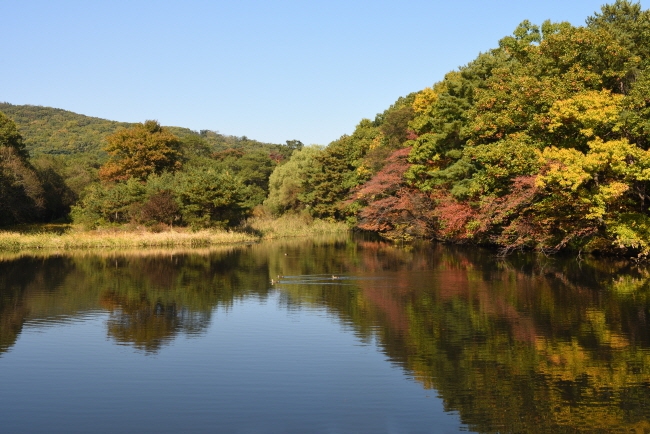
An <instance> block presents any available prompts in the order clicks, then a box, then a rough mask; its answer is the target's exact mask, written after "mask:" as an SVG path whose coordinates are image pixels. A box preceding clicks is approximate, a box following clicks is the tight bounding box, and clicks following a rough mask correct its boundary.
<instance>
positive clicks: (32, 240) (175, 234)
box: [0, 215, 349, 253]
mask: <svg viewBox="0 0 650 434" xmlns="http://www.w3.org/2000/svg"><path fill="white" fill-rule="evenodd" d="M348 230H349V229H348V227H347V226H346V225H345V224H344V223H339V222H328V221H324V220H318V219H311V218H309V217H308V216H304V215H286V216H282V217H280V218H275V219H274V218H270V217H255V218H251V219H249V220H248V221H247V222H246V224H245V225H244V226H242V227H241V228H240V230H239V231H225V230H217V229H214V230H208V229H206V230H201V231H196V232H192V231H190V230H185V229H172V230H167V231H163V232H155V233H154V232H150V231H146V230H144V229H137V228H136V229H133V228H122V229H100V230H82V229H80V228H75V227H73V226H65V225H63V226H62V225H59V226H52V227H50V226H45V225H43V226H40V227H39V226H29V227H20V228H16V229H15V230H11V231H0V252H2V251H4V252H19V251H21V252H25V251H38V250H45V251H47V252H49V253H55V252H60V251H70V250H73V249H93V250H95V249H102V250H118V249H119V250H134V249H148V250H149V249H156V248H162V249H174V248H183V249H185V248H191V249H197V248H210V247H213V246H220V245H228V244H230V245H232V244H242V243H254V242H257V241H260V240H262V239H278V238H291V237H314V236H321V235H334V234H344V233H347V232H348Z"/></svg>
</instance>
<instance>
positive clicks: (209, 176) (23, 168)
mask: <svg viewBox="0 0 650 434" xmlns="http://www.w3.org/2000/svg"><path fill="white" fill-rule="evenodd" d="M2 109H4V110H6V111H7V112H9V113H10V114H11V115H12V116H13V117H14V119H16V122H14V121H12V119H10V117H9V116H6V115H4V114H0V169H1V170H0V199H1V200H0V226H7V225H12V224H16V223H29V222H38V221H54V220H57V219H66V218H70V217H69V216H71V217H72V218H74V220H75V221H76V222H79V223H83V224H84V225H86V226H90V227H97V226H102V225H106V224H110V225H112V224H123V223H135V224H144V225H147V226H150V227H153V228H158V229H160V228H162V227H165V226H172V225H189V226H192V227H195V228H198V227H209V226H220V227H223V226H230V225H233V224H236V223H238V222H239V221H241V220H242V219H244V218H245V217H246V216H247V215H248V211H249V210H251V209H252V208H253V207H255V206H257V205H260V204H261V203H262V201H263V200H264V199H265V198H266V196H267V195H268V178H269V175H270V174H271V172H272V171H273V169H274V168H275V167H276V166H277V165H278V164H281V163H282V162H284V161H286V160H287V159H288V157H289V156H290V155H291V153H292V152H294V151H295V150H298V149H300V148H301V147H302V143H301V142H299V141H297V140H292V141H288V142H287V144H286V145H274V144H266V143H261V142H257V141H255V140H250V139H248V138H246V137H241V138H239V137H233V136H223V135H220V134H219V133H216V132H213V131H209V130H202V131H201V132H193V131H191V130H188V129H185V128H178V127H162V126H160V124H159V123H158V122H156V121H146V122H145V123H142V124H124V123H117V122H111V121H105V120H102V119H96V118H89V117H86V116H81V115H77V114H74V113H71V112H67V111H64V110H58V109H50V108H45V107H34V106H12V105H10V104H6V103H5V104H2ZM73 126H74V128H73ZM23 134H25V135H24V136H23ZM25 137H27V138H25ZM82 142H83V143H86V144H87V145H88V146H86V145H82V144H81V143H82ZM66 143H67V145H66ZM68 145H69V146H68ZM30 155H31V157H30ZM71 211H72V213H71Z"/></svg>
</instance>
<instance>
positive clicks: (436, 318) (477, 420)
mask: <svg viewBox="0 0 650 434" xmlns="http://www.w3.org/2000/svg"><path fill="white" fill-rule="evenodd" d="M649 295H650V268H648V267H647V266H640V265H636V264H634V263H632V262H629V261H623V260H612V259H610V260H597V259H594V258H589V257H582V258H576V257H575V256H567V257H560V256H556V257H545V256H540V255H534V254H519V255H513V256H510V257H507V258H500V257H498V256H496V255H495V254H494V252H492V251H489V250H483V249H478V248H461V247H450V246H445V245H440V244H421V245H405V246H399V245H394V244H390V243H386V242H381V241H373V240H365V239H362V238H356V239H355V238H349V237H347V236H344V237H340V238H337V239H331V238H330V239H313V240H288V241H276V242H266V243H262V244H257V245H246V246H231V247H223V248H217V249H211V250H189V251H183V250H145V251H134V252H104V253H93V252H88V251H86V252H78V253H69V254H59V255H50V256H48V255H35V256H30V255H21V254H10V253H0V432H3V433H5V432H6V433H22V432H25V433H28V432H29V433H33V432H61V433H64V432H65V433H71V432H84V433H85V432H99V433H101V432H233V433H239V432H241V433H249V432H255V433H265V432H267V433H276V432H287V433H294V432H295V433H304V432H315V433H348V432H359V433H410V432H413V433H428V432H436V433H438V432H442V433H445V432H458V431H466V432H549V433H551V432H553V433H557V432H616V431H619V432H650V327H649V324H648V321H649V318H650V310H649V308H650V297H649Z"/></svg>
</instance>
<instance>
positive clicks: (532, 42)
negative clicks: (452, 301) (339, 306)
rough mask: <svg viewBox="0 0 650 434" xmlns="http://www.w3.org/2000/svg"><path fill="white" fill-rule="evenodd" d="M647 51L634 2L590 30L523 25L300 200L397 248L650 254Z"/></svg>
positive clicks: (341, 153)
mask: <svg viewBox="0 0 650 434" xmlns="http://www.w3.org/2000/svg"><path fill="white" fill-rule="evenodd" d="M648 47H650V11H644V10H642V9H641V6H640V4H639V3H633V2H630V1H627V0H617V1H616V2H615V3H614V4H609V5H605V6H603V7H602V8H601V11H600V12H598V13H595V14H594V15H593V16H591V17H589V18H588V19H587V20H586V25H585V26H580V27H578V26H573V25H571V24H569V23H566V22H563V23H552V22H550V21H546V22H544V23H542V25H541V26H537V25H534V24H532V23H530V22H529V21H523V22H522V23H521V24H520V25H519V26H518V27H517V28H516V29H515V31H514V33H513V35H512V36H507V37H505V38H503V39H501V40H500V41H499V46H498V48H495V49H493V50H490V51H488V52H486V53H482V54H480V55H479V56H478V57H477V58H476V59H475V60H473V61H472V62H470V63H469V64H467V65H466V66H464V67H461V68H459V69H458V70H457V71H452V72H450V73H448V74H447V75H446V76H445V77H444V79H443V80H442V81H440V82H438V83H436V84H434V85H433V86H432V87H430V88H426V89H424V90H422V91H420V92H417V93H415V94H411V95H409V96H408V97H406V98H400V99H399V100H398V101H397V102H396V103H395V104H394V105H393V106H391V107H390V108H389V109H388V110H387V111H386V112H384V113H382V114H380V115H378V116H377V117H376V118H375V120H374V121H369V120H363V121H362V122H361V123H360V124H359V125H358V126H357V128H356V130H355V132H354V133H353V134H352V135H351V136H344V137H342V138H341V139H339V140H337V141H335V142H333V143H331V144H330V145H329V146H328V147H327V148H326V149H324V150H323V151H322V152H321V153H320V154H319V155H318V156H315V157H314V158H313V160H314V163H313V164H310V165H309V167H310V169H309V170H310V171H309V173H303V174H302V178H301V181H300V183H298V184H296V185H298V186H299V187H296V188H294V190H293V196H294V197H297V198H302V203H303V204H304V205H305V208H307V209H308V210H309V211H310V212H311V213H312V214H313V215H315V216H322V217H331V218H335V219H347V220H348V221H350V222H352V223H353V224H355V225H356V227H358V228H360V229H364V230H372V231H376V232H379V233H380V234H382V235H384V236H386V237H389V238H401V239H408V238H411V237H413V236H420V237H425V238H436V239H441V240H447V241H452V242H471V243H477V244H492V245H497V246H500V247H501V248H502V249H503V250H504V251H505V252H507V251H511V250H513V249H536V250H541V251H557V250H560V249H563V248H572V249H576V250H588V251H600V252H607V253H617V254H627V255H638V256H648V255H650V212H649V205H650V201H649V200H650V195H649V191H648V190H649V187H650V184H649V181H650V142H649V140H648V137H649V136H648V133H650V68H649V67H650V57H649V56H648V54H650V53H649V50H650V49H649V48H648ZM407 150H408V151H407ZM407 153H408V156H407ZM277 189H278V187H277V186H276V185H272V186H271V193H270V194H271V197H274V195H277V194H278V193H277V192H278V191H279V190H277ZM290 208H295V206H293V207H288V206H285V207H284V209H282V207H280V208H277V207H276V211H279V212H281V211H283V210H287V209H290Z"/></svg>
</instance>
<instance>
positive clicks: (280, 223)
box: [242, 214, 350, 240]
mask: <svg viewBox="0 0 650 434" xmlns="http://www.w3.org/2000/svg"><path fill="white" fill-rule="evenodd" d="M242 229H243V230H245V231H249V232H252V233H254V234H256V235H258V236H259V237H260V238H261V239H264V240H270V239H277V238H290V237H309V236H316V235H334V234H343V233H346V232H348V231H349V230H350V228H348V226H347V225H346V224H345V223H341V222H330V221H326V220H319V219H312V218H310V217H309V216H305V215H290V214H285V215H283V216H282V217H279V218H272V217H254V218H251V219H248V220H247V221H246V222H245V224H244V225H243V226H242Z"/></svg>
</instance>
